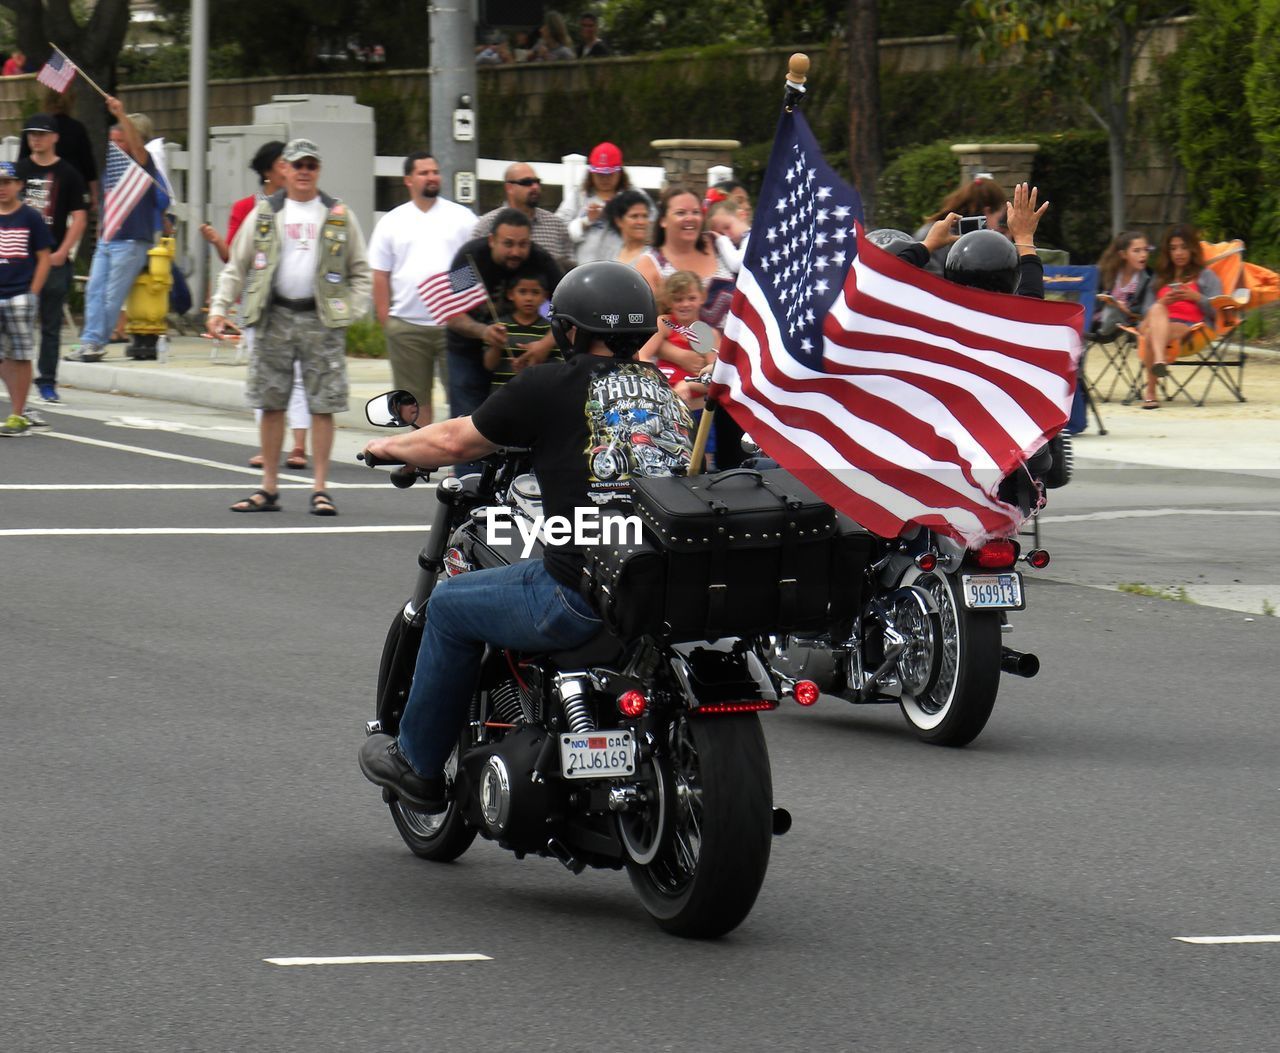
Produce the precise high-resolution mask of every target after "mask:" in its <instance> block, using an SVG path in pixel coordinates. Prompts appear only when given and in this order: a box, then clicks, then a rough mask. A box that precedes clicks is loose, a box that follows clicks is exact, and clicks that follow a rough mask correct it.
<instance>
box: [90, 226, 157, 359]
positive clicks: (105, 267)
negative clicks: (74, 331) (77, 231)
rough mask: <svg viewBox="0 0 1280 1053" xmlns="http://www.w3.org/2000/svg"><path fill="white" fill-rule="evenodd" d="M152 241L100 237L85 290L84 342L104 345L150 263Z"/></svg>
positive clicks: (99, 345)
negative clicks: (134, 285)
mask: <svg viewBox="0 0 1280 1053" xmlns="http://www.w3.org/2000/svg"><path fill="white" fill-rule="evenodd" d="M150 249H151V242H149V241H100V242H98V247H97V248H96V249H94V252H93V263H92V265H91V266H90V267H89V284H88V285H87V286H86V287H85V291H84V328H83V329H82V330H81V331H80V343H81V344H93V345H94V346H95V347H105V346H106V343H107V340H108V338H109V337H110V336H111V330H112V329H114V328H115V325H116V318H117V317H118V316H119V314H120V308H121V307H123V306H124V302H125V300H126V299H128V296H129V290H130V289H132V288H133V283H134V280H135V279H136V278H137V277H138V275H139V274H141V273H142V268H143V267H144V266H146V263H147V253H148V252H149V251H150Z"/></svg>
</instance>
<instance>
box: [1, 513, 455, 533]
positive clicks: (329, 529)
mask: <svg viewBox="0 0 1280 1053" xmlns="http://www.w3.org/2000/svg"><path fill="white" fill-rule="evenodd" d="M255 514H267V513H255ZM430 529H431V528H430V527H427V526H305V527H301V526H300V527H14V528H12V529H9V530H0V537H110V536H116V537H130V536H133V537H155V536H157V535H161V536H168V535H172V536H182V535H218V534H239V535H253V536H255V537H262V536H264V535H271V536H277V535H281V534H411V533H415V532H421V531H425V530H430Z"/></svg>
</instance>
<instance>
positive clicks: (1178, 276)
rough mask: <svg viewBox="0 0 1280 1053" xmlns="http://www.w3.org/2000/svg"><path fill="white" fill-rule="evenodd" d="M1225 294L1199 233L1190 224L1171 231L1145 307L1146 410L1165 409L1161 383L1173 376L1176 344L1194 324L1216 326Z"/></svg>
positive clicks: (1141, 346)
mask: <svg viewBox="0 0 1280 1053" xmlns="http://www.w3.org/2000/svg"><path fill="white" fill-rule="evenodd" d="M1221 295H1222V282H1221V281H1219V280H1218V276H1217V275H1216V274H1214V273H1213V271H1211V270H1210V269H1209V268H1208V267H1206V266H1205V265H1204V250H1203V249H1202V248H1201V247H1200V234H1199V232H1198V231H1197V230H1196V229H1195V227H1193V226H1191V225H1190V224H1188V223H1179V224H1177V225H1176V226H1173V227H1170V228H1169V229H1168V230H1167V231H1166V232H1165V235H1164V239H1163V240H1162V241H1161V243H1160V256H1159V258H1158V259H1157V260H1156V266H1155V277H1154V278H1153V279H1152V280H1151V282H1150V283H1148V285H1147V290H1146V293H1145V295H1144V296H1143V298H1142V304H1141V311H1140V313H1141V314H1142V321H1141V323H1139V325H1138V357H1139V358H1140V359H1141V360H1142V364H1143V366H1144V367H1145V368H1146V371H1147V379H1146V389H1145V391H1144V399H1143V403H1142V408H1143V409H1159V408H1160V402H1159V400H1158V399H1157V398H1156V381H1157V380H1161V379H1163V378H1164V377H1167V376H1168V375H1169V366H1168V363H1167V361H1166V356H1167V355H1168V350H1169V345H1170V343H1171V341H1175V340H1181V339H1182V337H1184V336H1186V334H1187V332H1188V331H1189V330H1190V329H1191V327H1192V326H1193V325H1198V324H1200V323H1201V322H1203V323H1204V324H1206V325H1212V324H1213V321H1214V310H1213V298H1214V297H1215V296H1221Z"/></svg>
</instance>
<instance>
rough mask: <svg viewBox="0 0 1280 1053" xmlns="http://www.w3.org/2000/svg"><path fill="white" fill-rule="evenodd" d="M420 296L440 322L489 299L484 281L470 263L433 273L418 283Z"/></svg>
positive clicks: (438, 322) (442, 323) (440, 323)
mask: <svg viewBox="0 0 1280 1053" xmlns="http://www.w3.org/2000/svg"><path fill="white" fill-rule="evenodd" d="M418 295H419V296H421V297H422V302H423V303H425V304H426V305H427V310H429V311H430V312H431V316H432V317H433V318H434V319H435V320H436V323H437V324H438V325H444V323H445V322H447V321H448V320H449V319H450V318H456V317H457V316H458V315H460V314H464V313H465V312H467V311H470V310H471V309H472V308H474V307H479V306H480V305H481V304H482V303H484V302H485V301H486V300H487V299H488V298H489V296H488V292H487V290H486V289H485V287H484V282H482V281H481V280H480V276H479V275H478V274H476V272H475V269H474V268H473V267H472V266H471V264H469V263H468V264H466V265H465V266H462V267H459V268H458V269H457V270H454V271H442V272H441V273H439V274H433V275H432V276H431V277H430V278H428V279H426V281H424V282H422V284H420V285H419V286H418Z"/></svg>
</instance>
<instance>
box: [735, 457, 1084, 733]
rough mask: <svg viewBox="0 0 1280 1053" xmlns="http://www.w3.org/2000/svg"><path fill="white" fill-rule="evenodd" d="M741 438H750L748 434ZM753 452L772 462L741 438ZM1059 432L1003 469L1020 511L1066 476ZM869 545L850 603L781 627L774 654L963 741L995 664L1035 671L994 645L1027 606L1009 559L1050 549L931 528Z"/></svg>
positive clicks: (981, 714) (992, 686)
mask: <svg viewBox="0 0 1280 1053" xmlns="http://www.w3.org/2000/svg"><path fill="white" fill-rule="evenodd" d="M747 442H748V443H749V440H747ZM750 452H752V453H753V454H754V457H753V460H752V461H750V462H748V463H755V464H759V465H770V464H772V463H773V462H772V461H770V460H769V459H768V458H766V457H762V456H761V455H760V452H759V449H758V448H756V447H754V446H751V447H750ZM1071 467H1072V464H1071V448H1070V443H1069V438H1068V437H1067V436H1065V435H1064V436H1061V437H1059V438H1058V439H1055V440H1054V441H1053V443H1051V444H1050V445H1049V446H1046V447H1045V454H1044V456H1042V457H1040V458H1039V459H1038V460H1037V461H1035V463H1033V464H1031V465H1029V468H1028V470H1025V471H1022V470H1020V471H1019V472H1017V473H1015V474H1014V475H1012V476H1010V478H1009V480H1007V481H1006V482H1007V487H1006V488H1005V491H1004V494H1003V496H1004V497H1005V499H1006V500H1008V501H1010V502H1012V503H1015V504H1018V505H1020V506H1021V507H1022V509H1023V511H1024V512H1030V511H1032V510H1036V509H1038V508H1039V507H1040V505H1041V504H1042V503H1043V493H1044V489H1045V488H1046V487H1047V488H1054V487H1058V486H1063V485H1065V484H1066V483H1067V482H1068V481H1069V479H1070V477H1071ZM868 538H869V540H870V544H871V545H872V555H871V557H870V559H869V560H868V561H867V565H866V570H865V573H864V574H863V575H862V580H861V581H859V582H857V583H854V584H855V585H856V586H857V587H860V588H861V599H860V613H859V614H858V615H857V616H855V617H853V618H850V619H845V620H843V621H841V622H838V623H835V624H833V625H831V626H830V627H829V628H828V629H827V631H825V632H822V633H817V634H805V635H801V634H793V635H784V636H779V637H778V638H777V639H776V640H775V648H774V655H773V657H772V665H773V667H774V668H775V669H776V670H778V671H779V672H782V673H785V674H787V675H788V676H792V677H796V678H802V679H805V680H810V681H813V682H814V683H816V684H818V686H819V687H820V688H821V689H822V691H823V692H824V693H827V694H831V695H835V696H837V697H840V698H843V699H844V700H846V701H848V702H851V703H854V704H881V703H883V704H890V705H893V704H896V705H898V706H899V707H900V708H901V710H902V714H903V716H904V717H906V719H907V723H908V724H910V725H911V728H912V730H913V731H914V732H915V734H916V736H917V737H918V738H920V739H921V740H923V741H924V742H928V743H931V744H933V745H938V746H966V745H968V744H969V743H970V742H972V741H973V740H974V739H975V738H977V737H978V735H979V734H980V733H981V732H982V729H983V728H984V727H986V724H987V721H988V719H990V717H991V712H992V709H993V708H994V707H995V702H996V695H997V693H998V691H999V688H1000V678H1001V674H1002V673H1007V674H1011V675H1015V676H1021V677H1033V676H1035V675H1036V674H1037V673H1038V672H1039V670H1040V660H1039V659H1038V658H1037V657H1036V656H1035V655H1034V654H1029V653H1024V652H1021V651H1016V650H1014V649H1013V648H1011V647H1007V646H1005V645H1004V642H1003V641H1004V634H1005V633H1007V632H1009V631H1010V629H1011V627H1010V625H1009V621H1008V615H1009V612H1010V611H1020V610H1023V609H1025V607H1026V592H1025V589H1024V583H1023V578H1022V573H1021V571H1020V570H1019V564H1021V565H1023V566H1026V567H1030V568H1032V569H1040V568H1043V567H1046V566H1048V565H1049V553H1048V552H1047V551H1046V550H1044V549H1042V548H1040V547H1038V544H1037V543H1038V540H1039V532H1038V530H1037V532H1036V535H1035V541H1034V542H1033V545H1034V547H1032V548H1030V549H1029V550H1028V551H1027V552H1025V553H1024V552H1023V551H1022V545H1021V544H1020V542H1019V541H1018V540H1017V539H1015V538H995V539H993V540H991V541H988V542H987V543H986V544H983V545H979V546H976V547H974V548H966V547H965V546H964V545H962V544H960V543H958V542H956V541H954V540H952V539H950V538H948V537H946V536H944V535H941V534H937V533H934V532H933V531H931V530H927V529H924V528H918V529H916V530H915V531H914V533H912V534H911V535H910V536H907V537H901V538H881V537H876V536H874V535H868Z"/></svg>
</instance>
